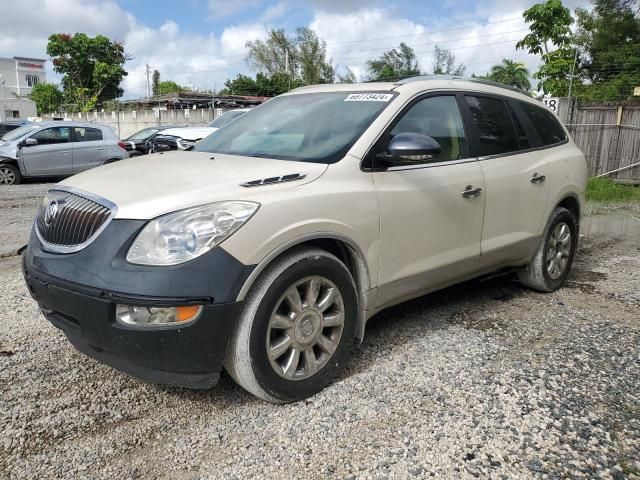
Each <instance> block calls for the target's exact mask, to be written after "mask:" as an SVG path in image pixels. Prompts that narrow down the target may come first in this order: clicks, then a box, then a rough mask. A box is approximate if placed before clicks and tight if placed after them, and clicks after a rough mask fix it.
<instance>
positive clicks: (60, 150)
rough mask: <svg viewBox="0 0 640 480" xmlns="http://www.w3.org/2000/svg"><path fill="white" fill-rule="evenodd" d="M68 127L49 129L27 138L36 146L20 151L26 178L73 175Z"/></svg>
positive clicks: (26, 147)
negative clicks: (32, 140)
mask: <svg viewBox="0 0 640 480" xmlns="http://www.w3.org/2000/svg"><path fill="white" fill-rule="evenodd" d="M70 133H71V128H70V127H62V126H61V127H51V128H45V129H44V130H40V131H39V132H36V133H34V134H33V135H31V136H30V137H29V138H32V139H34V140H36V141H37V142H38V143H37V144H36V145H26V144H25V142H23V146H22V148H21V149H20V155H21V158H22V162H23V164H24V169H25V171H26V173H27V175H28V176H30V177H36V176H61V177H62V176H65V175H71V174H72V173H73V154H72V150H71V142H70Z"/></svg>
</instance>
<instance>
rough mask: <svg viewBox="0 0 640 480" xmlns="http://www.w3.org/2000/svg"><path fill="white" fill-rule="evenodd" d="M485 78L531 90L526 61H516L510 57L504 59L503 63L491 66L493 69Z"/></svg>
mask: <svg viewBox="0 0 640 480" xmlns="http://www.w3.org/2000/svg"><path fill="white" fill-rule="evenodd" d="M484 78H486V79H487V80H493V81H494V82H500V83H504V84H505V85H511V86H512V87H516V88H519V89H520V90H526V91H529V90H530V89H531V82H530V81H529V70H527V67H525V65H524V63H521V62H515V61H513V60H509V59H508V58H504V59H502V63H499V64H498V65H494V66H493V67H491V71H490V72H489V74H488V75H486V76H485V77H484Z"/></svg>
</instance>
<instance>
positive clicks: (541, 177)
mask: <svg viewBox="0 0 640 480" xmlns="http://www.w3.org/2000/svg"><path fill="white" fill-rule="evenodd" d="M546 178H547V177H546V176H545V175H538V172H536V173H534V174H533V177H531V180H529V181H530V182H531V183H542V182H544V180H545V179H546Z"/></svg>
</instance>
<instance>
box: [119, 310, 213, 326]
mask: <svg viewBox="0 0 640 480" xmlns="http://www.w3.org/2000/svg"><path fill="white" fill-rule="evenodd" d="M201 311H202V306H201V305H189V306H185V307H139V306H135V305H117V306H116V320H118V321H119V322H120V323H124V324H125V325H136V326H139V327H147V326H149V327H153V326H164V325H179V324H183V323H189V322H190V321H192V320H195V318H196V317H197V316H198V315H200V312H201Z"/></svg>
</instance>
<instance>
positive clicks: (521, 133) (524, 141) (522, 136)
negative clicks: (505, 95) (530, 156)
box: [507, 103, 531, 150]
mask: <svg viewBox="0 0 640 480" xmlns="http://www.w3.org/2000/svg"><path fill="white" fill-rule="evenodd" d="M507 108H509V113H510V114H511V119H512V120H513V126H514V127H515V128H516V134H517V135H518V144H519V145H520V150H526V149H527V148H530V147H531V144H530V142H529V137H527V132H526V131H525V129H524V127H523V126H522V124H521V123H520V120H518V117H517V116H516V112H514V111H513V108H511V105H510V104H509V103H507Z"/></svg>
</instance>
